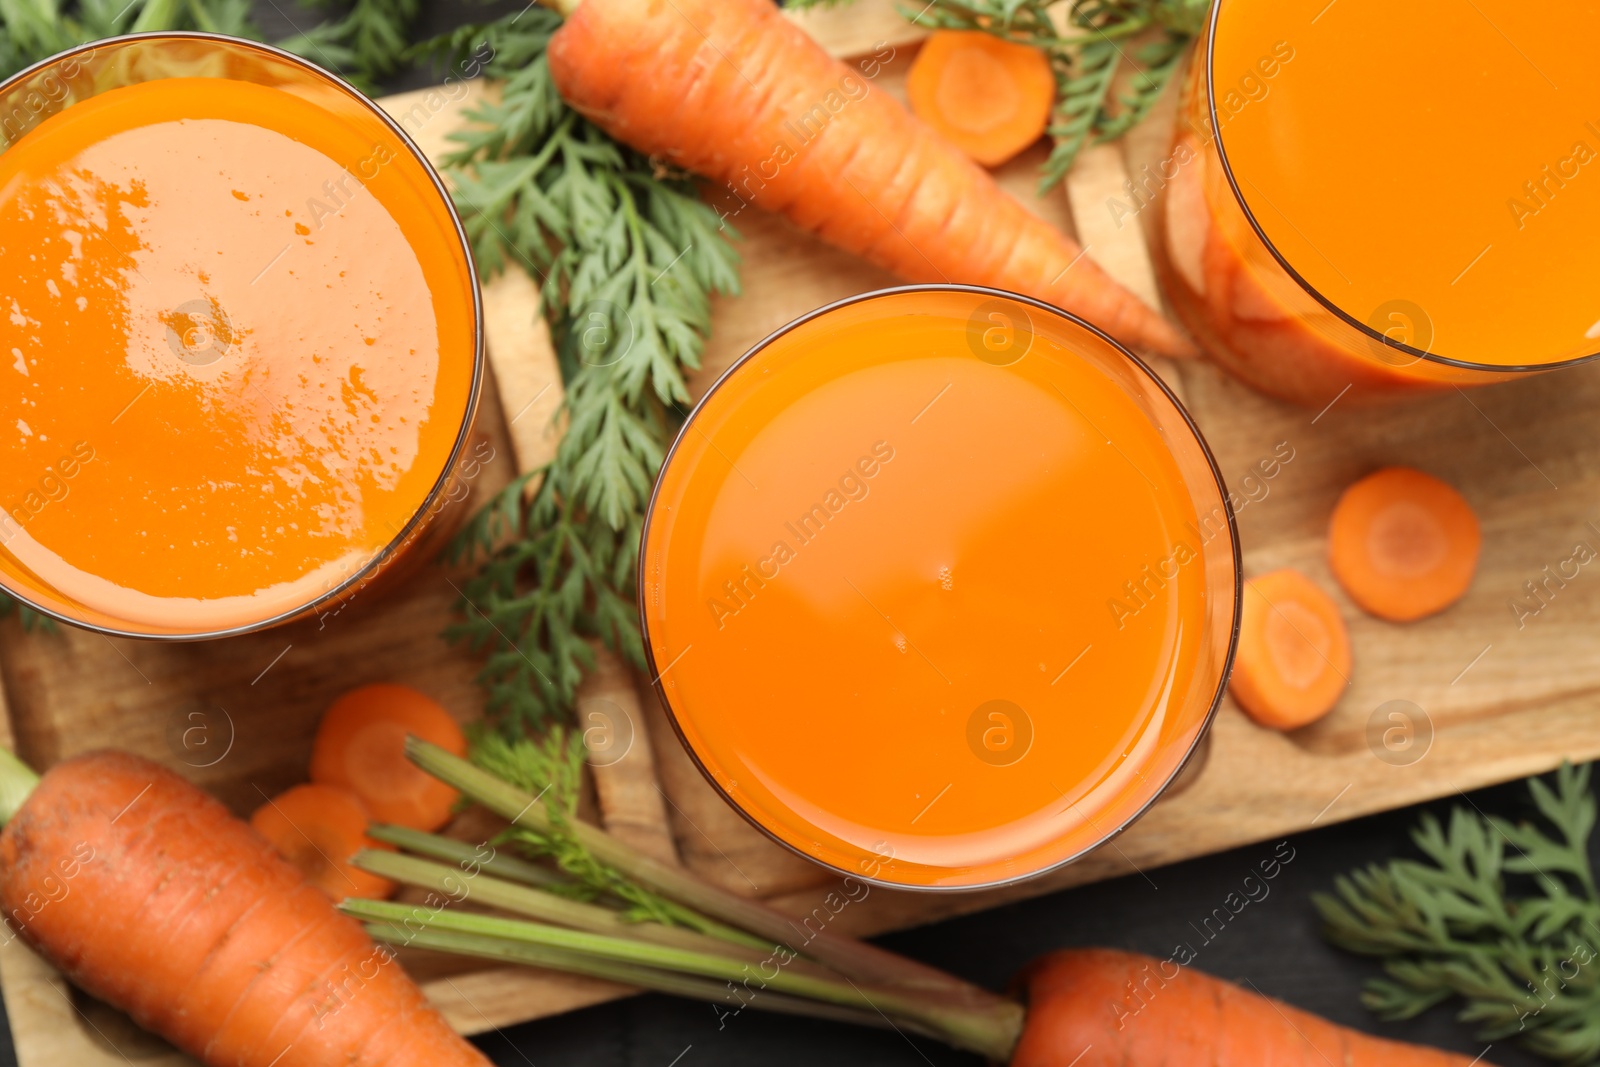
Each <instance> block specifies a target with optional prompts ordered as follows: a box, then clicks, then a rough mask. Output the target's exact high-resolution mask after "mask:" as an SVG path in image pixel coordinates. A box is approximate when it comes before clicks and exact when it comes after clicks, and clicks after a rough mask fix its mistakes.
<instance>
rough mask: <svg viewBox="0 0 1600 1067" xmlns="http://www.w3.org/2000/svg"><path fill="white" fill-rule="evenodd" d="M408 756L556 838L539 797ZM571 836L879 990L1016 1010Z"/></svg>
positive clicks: (577, 827)
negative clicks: (884, 988) (896, 989)
mask: <svg viewBox="0 0 1600 1067" xmlns="http://www.w3.org/2000/svg"><path fill="white" fill-rule="evenodd" d="M406 755H407V756H409V757H410V758H411V759H412V760H413V761H415V762H416V764H417V766H419V767H421V768H422V769H423V770H425V771H427V772H428V773H429V774H432V775H434V776H435V777H437V778H439V779H441V780H442V781H445V782H448V783H449V784H450V785H453V786H455V787H456V788H457V789H459V790H461V792H463V793H465V794H466V795H467V796H469V797H471V798H472V799H474V800H476V801H477V802H478V803H480V804H482V805H483V806H484V807H486V808H488V809H489V810H490V811H493V812H495V813H496V814H498V815H501V816H504V817H505V818H507V819H510V820H511V821H512V822H513V823H515V824H516V825H518V826H523V827H526V828H527V829H530V830H534V831H537V832H540V833H548V832H550V830H551V827H552V824H551V820H550V815H549V813H548V812H547V811H546V810H545V807H544V805H543V804H542V803H540V802H539V799H538V798H537V797H534V796H531V795H529V794H528V793H525V792H523V791H522V790H520V789H517V788H516V787H515V786H512V785H510V784H509V783H507V782H504V781H502V780H501V779H499V778H496V777H495V776H494V775H492V774H490V773H489V772H488V771H485V770H483V769H482V768H481V767H477V766H474V765H473V764H471V763H469V762H467V761H466V760H464V759H461V758H459V757H457V756H454V755H451V754H450V753H449V752H446V751H444V750H443V749H441V748H439V747H438V746H436V745H430V744H428V743H427V742H426V741H421V740H419V739H417V738H414V737H413V738H409V739H408V740H407V742H406ZM571 831H572V833H573V836H574V837H575V838H576V839H577V841H578V843H579V844H580V845H582V846H583V847H584V848H585V849H587V850H588V852H589V854H590V855H591V856H593V857H594V858H595V859H596V860H598V861H599V862H601V863H604V864H606V865H608V866H610V867H613V868H615V869H616V870H618V871H621V872H622V873H623V874H626V875H628V876H629V877H631V878H633V879H634V880H636V881H638V882H641V883H643V884H644V885H646V886H648V887H649V888H651V889H653V890H655V891H656V892H658V893H660V894H661V895H662V896H665V897H668V898H669V899H671V900H675V901H677V902H678V903H680V904H684V905H687V906H689V907H691V908H694V909H695V910H697V911H699V912H703V913H704V914H706V915H709V916H711V917H712V918H713V919H717V920H721V921H722V922H724V923H728V924H731V925H732V926H734V927H737V928H738V929H740V930H746V931H749V932H750V933H752V934H756V935H759V936H760V937H762V938H765V939H769V940H770V941H771V942H773V943H776V944H779V945H784V946H786V947H787V946H790V945H792V944H799V945H801V946H803V952H804V954H805V955H807V956H810V957H811V958H812V959H815V960H818V961H819V962H821V963H825V964H827V965H828V966H829V967H831V968H833V969H834V970H836V971H838V972H839V973H840V974H843V975H848V976H850V977H852V978H857V979H860V980H862V981H865V982H869V983H872V984H874V985H885V986H896V987H899V988H901V989H904V990H918V991H923V992H927V993H930V994H934V995H938V996H942V997H945V998H948V999H949V1000H950V1001H951V1002H952V1003H953V1004H955V1005H956V1006H957V1007H958V1009H959V1010H966V1009H968V1008H977V1009H991V1010H992V1009H999V1008H1000V1007H1001V1006H1009V1005H1010V1004H1011V1001H1009V1000H1006V999H1005V998H1003V997H997V996H995V995H994V994H993V993H990V992H989V991H988V990H985V989H980V988H978V987H977V986H974V985H972V984H970V983H968V982H963V981H961V980H960V979H959V978H955V977H953V976H951V975H948V974H945V973H944V972H942V971H939V970H936V969H934V968H932V967H927V966H925V965H923V964H920V963H917V962H916V961H914V960H907V959H904V958H902V957H900V956H896V955H894V954H893V953H890V952H885V951H884V950H882V949H880V948H876V947H874V946H872V945H868V944H866V943H864V942H861V941H856V940H854V939H852V938H848V937H843V936H841V935H838V934H835V933H832V932H830V931H828V930H822V931H820V932H813V931H812V930H810V929H809V928H808V929H805V930H802V929H801V928H800V927H798V926H796V925H795V923H794V921H793V920H792V919H790V918H789V917H788V916H786V915H783V914H782V913H780V912H777V911H774V910H773V909H772V908H769V907H767V906H766V905H765V904H762V903H761V902H759V901H755V900H746V899H745V898H743V897H740V896H735V895H734V894H732V893H729V892H727V891H726V890H723V889H719V888H717V887H716V886H713V885H710V884H708V883H706V882H704V881H702V880H701V879H699V878H697V877H696V876H695V875H693V874H691V873H690V872H688V871H686V870H684V869H683V868H681V867H676V866H673V865H671V864H668V863H663V862H662V861H661V860H658V859H656V858H655V857H653V856H648V855H645V854H644V853H643V852H640V851H638V850H637V849H634V848H632V847H631V846H629V845H627V844H625V843H623V842H621V841H619V840H617V839H616V838H614V837H612V836H611V835H609V834H607V833H606V832H605V831H604V830H601V829H599V828H598V827H595V826H591V825H590V824H588V823H585V822H582V821H579V820H574V821H573V822H572V823H571ZM707 932H709V931H707ZM797 951H800V950H797Z"/></svg>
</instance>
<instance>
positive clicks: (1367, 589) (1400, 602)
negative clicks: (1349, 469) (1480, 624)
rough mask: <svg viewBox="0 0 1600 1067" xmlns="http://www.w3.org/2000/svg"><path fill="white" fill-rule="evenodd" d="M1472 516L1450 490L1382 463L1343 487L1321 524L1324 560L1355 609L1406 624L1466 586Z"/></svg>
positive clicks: (1471, 565)
mask: <svg viewBox="0 0 1600 1067" xmlns="http://www.w3.org/2000/svg"><path fill="white" fill-rule="evenodd" d="M1482 539H1483V538H1482V534H1481V533H1480V532H1479V530H1478V517H1477V516H1476V515H1474V514H1473V512H1472V507H1471V505H1469V504H1468V503H1467V502H1466V500H1465V499H1464V498H1463V497H1462V496H1461V494H1460V493H1458V492H1456V491H1455V490H1454V489H1453V488H1451V487H1450V486H1448V485H1446V484H1445V483H1444V482H1441V481H1440V480H1439V479H1437V478H1435V477H1433V476H1431V475H1427V474H1423V473H1422V472H1421V471H1419V470H1412V469H1411V468H1410V467H1386V468H1385V469H1383V470H1380V471H1378V472H1377V473H1375V474H1369V475H1368V476H1367V477H1365V478H1363V479H1361V480H1360V481H1359V482H1356V483H1355V484H1354V485H1352V486H1350V488H1348V489H1346V490H1345V491H1344V495H1343V496H1341V497H1340V498H1339V503H1338V504H1337V505H1336V506H1335V507H1334V509H1333V520H1332V522H1331V523H1330V524H1329V526H1328V564H1329V566H1331V567H1332V568H1333V576H1334V577H1335V578H1337V579H1338V580H1339V584H1340V585H1342V586H1344V589H1345V592H1347V593H1349V594H1350V599H1351V600H1354V601H1355V602H1356V603H1357V604H1359V605H1361V607H1362V608H1364V609H1365V610H1367V611H1369V612H1371V613H1372V614H1374V615H1376V616H1378V617H1379V618H1382V619H1391V620H1393V621H1395V622H1409V621H1411V620H1412V619H1420V618H1422V617H1423V616H1424V615H1432V614H1433V613H1434V612H1436V611H1442V610H1444V609H1445V608H1447V607H1449V606H1450V605H1451V604H1454V603H1455V602H1456V601H1457V600H1460V599H1461V597H1462V595H1463V594H1464V593H1466V591H1467V587H1468V586H1470V585H1471V584H1472V575H1473V573H1474V572H1475V571H1476V570H1477V568H1478V549H1479V547H1480V545H1481V543H1482Z"/></svg>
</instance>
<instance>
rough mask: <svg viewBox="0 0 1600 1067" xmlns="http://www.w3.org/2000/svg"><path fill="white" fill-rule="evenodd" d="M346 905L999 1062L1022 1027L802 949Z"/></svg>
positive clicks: (416, 926)
mask: <svg viewBox="0 0 1600 1067" xmlns="http://www.w3.org/2000/svg"><path fill="white" fill-rule="evenodd" d="M339 906H340V908H341V909H342V910H343V911H344V912H345V913H346V914H349V915H353V916H355V917H356V918H358V919H361V920H363V921H366V922H378V923H390V924H393V925H395V926H398V927H400V928H402V929H404V930H406V931H408V932H410V931H419V932H420V931H427V930H432V931H445V932H455V933H463V934H477V935H482V936H485V937H491V938H500V939H504V940H507V941H516V942H522V943H525V944H530V945H539V946H543V947H545V948H552V949H561V950H565V951H568V952H578V953H583V954H585V955H588V956H591V957H595V958H598V959H604V960H612V961H615V962H619V963H629V964H637V965H642V966H645V967H653V968H656V969H658V970H670V971H676V972H678V973H679V974H687V975H695V976H699V977H702V978H712V979H717V980H720V981H726V982H733V983H739V984H741V985H744V986H745V987H746V988H748V989H749V990H750V991H751V992H756V991H758V990H771V991H772V992H774V993H782V994H788V995H791V996H795V997H800V998H803V999H806V1000H812V1001H818V1002H821V1003H824V1004H832V1005H835V1006H838V1007H844V1008H853V1009H856V1010H858V1011H871V1012H881V1013H883V1014H886V1015H891V1016H895V1017H898V1018H902V1019H907V1020H910V1021H912V1022H915V1023H918V1024H919V1025H921V1026H923V1027H926V1028H928V1029H930V1030H932V1031H934V1032H935V1033H937V1034H939V1035H940V1036H941V1037H942V1039H943V1040H945V1041H947V1042H949V1043H950V1044H952V1045H954V1046H955V1047H957V1048H963V1049H967V1050H969V1051H972V1052H979V1053H982V1054H984V1055H987V1056H989V1057H990V1058H991V1059H996V1060H1001V1059H1004V1058H1006V1056H1007V1055H1008V1054H1009V1053H1010V1051H1011V1049H1012V1047H1013V1046H1014V1045H1015V1042H1016V1039H1017V1035H1018V1034H1019V1033H1020V1032H1021V1027H1022V1007H1021V1005H1019V1004H1016V1003H1015V1002H1011V1001H1006V1002H1004V1010H991V1009H977V1010H974V1009H965V1008H958V1007H953V1006H951V1005H949V1004H947V1003H945V1002H943V1001H941V1000H939V999H937V998H932V999H930V998H928V997H927V996H919V995H917V994H913V993H907V992H906V991H904V990H887V989H881V988H879V989H872V990H870V991H869V990H866V989H863V988H862V987H861V986H859V985H857V984H856V983H855V982H853V981H851V980H850V979H848V978H837V977H824V976H819V975H816V974H809V973H798V972H794V971H791V970H789V969H788V968H787V966H786V965H787V964H788V963H789V962H791V961H793V960H794V958H795V954H794V953H793V952H792V951H789V950H776V951H775V952H774V954H773V956H772V957H770V958H769V959H768V960H767V961H764V963H765V965H764V966H752V965H751V964H748V963H742V962H740V961H738V960H733V959H729V958H728V957H726V956H722V955H712V954H710V953H705V952H695V951H691V950H688V949H682V948H677V947H674V946H670V945H655V944H649V943H646V942H641V941H633V940H629V939H626V938H619V937H609V936H607V935H604V934H596V933H590V932H588V931H585V930H565V929H561V928H559V927H554V926H548V925H545V924H543V923H533V922H525V921H522V920H519V919H502V918H499V917H497V916H493V915H477V914H472V913H468V912H460V911H446V910H444V909H442V908H424V907H419V906H417V905H414V904H398V903H393V902H391V901H384V900H362V899H359V898H354V897H353V898H350V899H348V900H346V901H344V902H343V903H342V904H340V905H339ZM768 971H770V972H771V973H768ZM997 999H998V998H997Z"/></svg>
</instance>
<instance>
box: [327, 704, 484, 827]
mask: <svg viewBox="0 0 1600 1067" xmlns="http://www.w3.org/2000/svg"><path fill="white" fill-rule="evenodd" d="M407 734H415V735H416V736H418V737H420V738H422V739H423V740H424V741H432V742H433V743H434V744H436V745H438V746H439V747H440V748H443V749H446V750H447V751H449V752H451V753H454V754H455V755H457V756H464V755H466V753H467V739H466V736H465V735H463V734H462V732H461V727H460V725H459V724H458V723H457V722H456V721H455V719H453V718H451V716H450V713H449V712H448V711H445V710H444V708H442V707H440V706H439V705H438V704H437V703H436V702H434V701H433V700H431V699H429V698H428V697H426V696H424V695H423V694H421V693H419V692H417V691H416V690H415V689H412V688H410V687H409V686H404V685H364V686H362V687H361V688H359V689H352V690H351V691H350V692H348V693H346V694H345V695H344V696H342V697H340V698H339V699H338V700H336V701H334V702H333V706H332V707H330V708H329V709H328V711H327V714H325V715H324V716H323V717H322V725H321V726H320V727H319V728H318V729H317V739H316V741H315V743H314V744H313V745H312V748H311V780H312V781H313V782H321V783H323V784H325V785H337V786H343V787H344V788H346V789H348V790H350V791H351V792H353V793H355V794H356V795H357V796H359V797H360V798H361V799H362V801H363V802H364V803H365V804H366V805H367V810H368V811H369V812H371V813H372V817H373V818H374V819H376V820H378V821H379V822H386V823H395V824H396V825H399V826H409V827H411V828H412V829H415V830H437V829H438V828H439V827H441V826H443V825H444V824H445V823H446V822H448V821H449V820H450V809H451V806H452V805H453V804H455V802H456V797H457V795H458V794H457V793H456V791H455V790H454V789H451V788H450V787H449V786H447V785H445V784H444V783H443V782H441V781H439V780H438V779H437V778H434V777H432V776H431V775H429V774H427V773H425V772H423V771H421V770H419V769H418V768H417V767H416V766H415V765H414V764H413V763H412V762H411V761H410V760H408V759H406V752H405V747H406V735H407Z"/></svg>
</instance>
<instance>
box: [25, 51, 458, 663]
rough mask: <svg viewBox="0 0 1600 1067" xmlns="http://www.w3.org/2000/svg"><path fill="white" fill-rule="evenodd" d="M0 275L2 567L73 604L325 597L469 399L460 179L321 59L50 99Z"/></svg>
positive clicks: (94, 611)
mask: <svg viewBox="0 0 1600 1067" xmlns="http://www.w3.org/2000/svg"><path fill="white" fill-rule="evenodd" d="M240 47H241V48H242V47H244V46H240ZM329 99H332V98H329ZM363 106H364V105H363ZM0 277H4V278H6V279H7V284H6V286H5V290H4V295H3V298H0V302H3V305H4V306H3V308H0V311H3V312H4V317H3V318H0V374H4V375H6V376H7V378H8V379H9V380H8V383H7V385H6V388H5V389H3V390H0V506H3V508H4V517H3V518H0V543H3V547H0V582H3V583H4V585H5V587H6V588H7V589H9V590H10V591H12V592H13V593H15V594H16V595H18V596H20V597H23V598H24V599H27V600H28V601H30V602H33V603H35V604H38V605H41V606H43V607H45V608H47V609H49V610H52V611H54V612H56V613H57V614H60V615H62V616H64V617H66V618H68V619H71V620H73V621H80V622H86V623H89V624H92V625H99V626H103V627H106V628H109V629H113V630H118V631H121V632H130V633H139V634H148V635H196V634H205V633H216V632H221V631H228V630H231V629H236V628H247V627H252V626H256V625H260V624H263V623H265V622H268V621H271V620H275V619H277V618H280V617H283V616H286V615H290V614H293V613H294V612H296V611H298V610H300V609H303V608H305V607H306V606H307V605H310V604H312V603H313V602H315V601H317V600H318V599H319V598H320V597H323V596H325V595H327V594H329V593H330V591H333V590H335V589H337V588H338V587H340V586H341V583H345V582H347V581H348V580H349V579H351V578H352V577H353V576H355V575H357V574H358V573H359V572H361V571H362V570H363V568H366V567H367V566H368V565H369V564H371V563H372V562H373V561H374V560H375V559H377V557H378V556H379V555H380V554H381V553H383V552H384V550H385V549H386V547H388V546H390V545H391V544H393V543H396V542H397V541H399V540H400V539H401V535H402V534H403V532H405V531H406V530H407V529H408V527H410V526H411V525H412V524H413V520H414V519H415V518H416V517H417V516H419V514H421V513H422V512H423V510H424V504H425V503H426V502H427V501H428V500H429V498H430V496H431V495H432V494H433V493H434V490H435V488H436V485H437V484H438V483H440V481H441V479H442V478H443V476H444V475H445V472H446V470H447V468H448V467H449V465H450V463H451V457H452V456H453V454H454V452H455V450H456V449H457V446H458V440H459V439H460V437H461V435H462V433H463V426H464V424H465V421H466V420H467V419H468V418H469V417H470V409H471V405H472V402H473V397H474V387H475V375H476V338H475V318H474V315H475V309H474V290H473V282H472V278H471V272H470V269H469V267H468V261H467V258H466V255H465V253H464V252H463V250H462V245H461V242H460V240H459V239H458V237H457V232H456V228H455V224H454V220H453V216H452V215H451V212H450V209H449V207H448V206H447V204H446V203H445V201H444V199H443V197H442V196H441V195H440V193H439V191H438V190H437V188H436V187H435V185H434V184H433V180H432V176H431V174H430V173H429V172H428V171H427V170H426V168H425V167H424V166H423V165H421V164H420V163H419V162H418V161H417V160H416V159H415V158H414V157H413V156H412V155H411V154H410V150H409V148H408V147H407V145H406V144H405V142H404V141H403V139H402V138H400V137H398V136H397V135H395V134H394V133H393V132H392V131H391V130H390V129H389V128H388V127H386V126H382V125H381V124H379V123H376V122H373V121H367V122H362V121H357V120H356V119H355V118H353V117H352V114H351V113H350V112H348V111H341V110H339V109H338V108H330V107H326V106H324V105H323V103H321V102H319V99H318V96H317V94H316V93H315V92H308V91H304V90H303V89H302V87H300V86H297V85H264V84H253V83H251V82H249V81H245V80H236V79H232V78H225V77H208V78H194V77H167V78H163V79H160V80H155V81H147V82H142V83H138V84H130V85H125V86H123V87H120V88H113V89H110V90H109V91H105V92H102V93H99V94H98V95H93V96H90V97H89V98H87V99H84V100H81V101H79V102H76V103H73V104H72V105H71V106H69V107H67V108H65V110H62V111H60V112H59V113H57V114H54V115H52V116H50V117H48V118H46V119H45V120H44V121H42V122H41V123H39V124H38V125H37V126H35V127H34V128H33V129H31V130H30V131H28V132H26V133H25V134H24V135H23V136H21V137H19V138H18V139H16V141H15V143H13V144H11V146H10V147H9V148H7V149H6V150H5V151H4V153H3V154H0Z"/></svg>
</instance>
